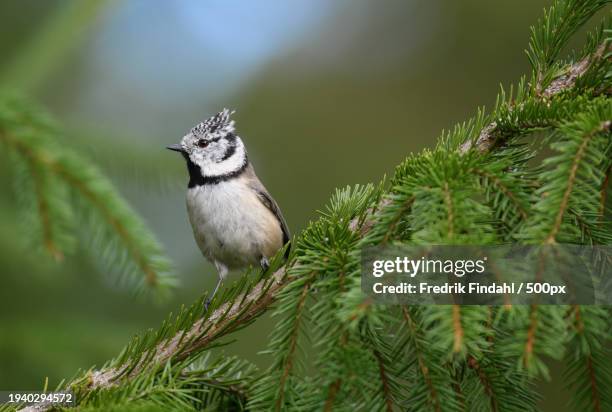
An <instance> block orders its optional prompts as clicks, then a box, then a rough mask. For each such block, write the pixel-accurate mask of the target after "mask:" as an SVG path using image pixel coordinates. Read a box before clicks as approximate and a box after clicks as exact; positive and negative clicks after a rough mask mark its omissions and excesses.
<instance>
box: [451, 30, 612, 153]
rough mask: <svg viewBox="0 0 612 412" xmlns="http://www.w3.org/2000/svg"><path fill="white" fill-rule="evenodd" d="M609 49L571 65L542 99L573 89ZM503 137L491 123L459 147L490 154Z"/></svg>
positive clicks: (552, 83) (543, 93)
mask: <svg viewBox="0 0 612 412" xmlns="http://www.w3.org/2000/svg"><path fill="white" fill-rule="evenodd" d="M609 48H610V46H609V44H608V42H604V43H602V44H601V45H600V46H599V47H598V48H597V50H596V51H595V52H594V53H593V54H591V55H589V56H586V57H585V58H584V59H582V60H580V61H578V62H576V63H574V64H572V65H570V66H569V67H568V69H567V71H566V73H565V74H563V75H561V76H559V77H557V78H556V79H554V80H553V81H552V82H551V83H550V84H549V85H548V87H547V88H546V89H545V90H544V91H543V92H541V93H540V94H539V95H540V98H542V99H545V100H550V99H551V98H552V97H553V96H555V95H557V94H559V93H561V92H563V91H566V90H569V89H571V88H573V87H574V86H575V85H576V82H577V81H578V79H580V78H581V77H582V76H583V75H584V74H585V73H586V72H587V71H588V70H589V68H590V67H591V66H592V65H593V64H594V63H596V62H598V61H599V60H600V59H602V58H603V57H604V56H605V52H606V51H607V50H609ZM501 137H502V136H501V134H500V131H499V129H498V125H497V123H496V122H491V123H489V124H488V125H486V126H485V127H483V128H482V130H481V131H480V134H479V135H478V138H477V139H476V140H475V141H474V140H472V139H470V140H468V141H466V142H465V143H463V144H462V145H461V146H460V147H459V152H460V153H462V154H465V153H467V152H468V151H470V150H472V149H474V148H475V149H476V150H478V151H480V152H481V153H485V152H488V151H490V150H491V149H492V148H493V147H494V146H496V145H497V144H498V143H500V142H499V140H500V138H501Z"/></svg>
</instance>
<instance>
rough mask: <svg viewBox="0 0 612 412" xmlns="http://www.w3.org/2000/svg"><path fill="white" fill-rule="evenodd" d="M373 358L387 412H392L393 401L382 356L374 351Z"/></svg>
mask: <svg viewBox="0 0 612 412" xmlns="http://www.w3.org/2000/svg"><path fill="white" fill-rule="evenodd" d="M374 357H375V358H376V361H377V362H378V371H379V373H380V381H381V383H382V389H383V395H384V398H385V405H386V407H387V412H393V399H392V397H391V389H390V388H389V379H388V378H387V370H386V369H385V363H384V360H383V358H382V355H381V354H380V352H378V351H377V350H375V351H374Z"/></svg>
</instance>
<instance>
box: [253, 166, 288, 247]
mask: <svg viewBox="0 0 612 412" xmlns="http://www.w3.org/2000/svg"><path fill="white" fill-rule="evenodd" d="M249 185H250V186H251V188H252V189H253V190H254V191H255V193H256V194H257V197H258V198H259V200H260V201H261V203H263V205H264V206H265V207H267V208H268V210H270V212H272V213H273V214H274V216H276V219H278V221H279V223H280V226H281V230H282V231H283V245H285V244H287V242H289V239H290V237H291V235H290V234H289V227H288V226H287V222H286V221H285V218H284V217H283V214H282V212H281V210H280V208H279V207H278V204H277V203H276V201H274V199H273V198H272V196H270V193H268V191H267V190H266V188H265V187H264V185H263V184H262V183H261V182H260V181H259V179H258V178H257V176H255V175H254V174H253V177H252V178H251V179H250V182H249ZM288 252H289V249H287V253H288Z"/></svg>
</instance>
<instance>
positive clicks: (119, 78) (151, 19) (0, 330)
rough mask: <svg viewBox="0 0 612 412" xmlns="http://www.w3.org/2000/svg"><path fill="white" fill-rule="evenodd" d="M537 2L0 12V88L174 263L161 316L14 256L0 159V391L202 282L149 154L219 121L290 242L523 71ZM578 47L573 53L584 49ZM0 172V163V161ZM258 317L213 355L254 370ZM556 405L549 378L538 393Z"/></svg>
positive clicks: (85, 360) (262, 327)
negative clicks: (336, 202) (46, 118)
mask: <svg viewBox="0 0 612 412" xmlns="http://www.w3.org/2000/svg"><path fill="white" fill-rule="evenodd" d="M548 3H549V2H547V1H539V0H537V1H535V0H530V1H522V2H517V1H510V0H504V1H501V0H500V1H495V2H492V1H487V0H462V1H450V0H447V1H443V0H436V1H431V0H430V1H424V0H422V1H407V0H406V1H400V0H384V1H373V0H370V1H365V0H336V1H328V0H292V1H287V2H280V1H274V0H259V1H247V0H243V1H238V0H206V1H199V0H189V1H187V0H184V1H180V2H168V1H161V0H156V1H151V0H132V1H127V0H126V1H119V0H116V1H105V2H101V1H76V0H75V1H67V0H63V1H60V0H46V1H40V0H3V1H2V2H1V3H0V27H1V28H2V36H0V56H1V57H0V88H1V89H2V90H7V89H13V90H18V91H20V92H25V93H27V94H28V95H29V96H31V97H32V98H33V99H35V100H36V101H38V102H40V103H42V104H43V105H44V106H45V107H46V108H48V109H49V111H50V112H51V113H52V114H53V115H54V116H55V117H56V119H57V120H58V121H59V123H60V124H61V125H62V128H63V130H64V131H65V139H66V143H65V144H67V145H70V146H73V147H75V148H77V149H78V150H79V151H81V152H83V153H86V154H88V156H89V158H90V159H92V161H93V162H94V163H96V164H98V165H100V166H101V167H102V168H103V169H104V171H105V172H106V173H107V174H108V175H109V176H110V177H111V179H112V180H113V182H114V183H115V184H116V185H117V186H118V187H119V189H120V190H121V192H122V194H123V195H124V196H125V197H126V198H127V199H128V200H129V202H130V203H131V204H132V205H133V206H134V208H135V209H136V210H137V211H138V212H139V213H141V214H142V216H143V217H144V218H145V219H146V221H147V223H148V224H149V225H150V227H151V228H152V229H153V230H154V231H155V233H156V234H157V235H158V237H159V238H160V239H161V241H162V243H163V244H164V246H165V247H166V249H167V251H168V254H169V255H170V256H171V257H172V258H173V259H174V261H175V263H176V271H177V273H178V276H179V277H180V280H181V287H180V289H179V290H178V291H177V292H176V293H175V294H174V296H173V298H172V299H171V300H170V301H168V302H165V303H163V304H155V303H153V302H151V301H148V300H146V299H134V298H133V297H132V296H131V295H130V294H129V293H128V292H125V291H122V290H119V289H118V288H116V287H115V285H114V284H113V277H112V274H108V273H99V271H98V269H97V268H96V267H95V266H94V265H93V264H92V260H91V259H89V255H90V254H91V253H95V251H86V250H81V251H79V253H77V255H76V256H73V257H70V258H68V259H67V260H66V261H65V262H64V263H62V264H57V263H55V262H53V261H52V260H51V259H49V258H47V257H45V256H41V255H38V254H36V253H34V252H33V251H32V250H31V248H28V247H27V246H25V245H26V244H27V243H26V242H25V241H24V239H23V238H24V236H23V235H22V233H23V227H22V226H20V222H19V211H18V209H17V206H16V204H15V201H14V199H13V197H14V196H13V192H12V182H11V179H12V177H11V174H10V173H9V172H8V171H7V170H6V167H5V166H4V164H3V163H2V164H0V183H1V184H2V191H1V192H0V193H1V194H2V195H1V197H0V228H1V230H2V232H1V236H0V276H1V277H0V389H2V390H9V389H14V390H26V389H31V390H35V389H39V388H40V387H41V386H42V384H43V381H44V378H45V377H49V380H50V383H51V384H56V383H57V382H58V381H59V380H60V379H61V378H68V377H70V376H72V375H73V374H74V373H75V372H76V371H77V369H79V368H87V367H89V366H91V365H94V364H96V365H100V364H101V363H103V362H104V361H106V360H108V359H109V358H111V357H113V356H114V355H115V354H117V353H118V352H119V350H120V349H121V348H122V346H123V345H124V344H125V343H127V341H128V340H129V339H130V337H131V336H132V335H134V334H135V333H138V332H140V331H143V330H144V329H146V328H149V327H153V328H154V327H156V326H157V325H159V324H160V322H161V321H162V319H163V318H165V317H166V316H167V314H168V313H169V312H170V311H175V310H176V309H177V308H178V307H179V306H180V304H182V303H184V304H190V303H191V302H192V301H193V300H194V299H196V298H197V297H199V296H200V295H201V294H202V293H203V292H204V291H205V290H207V289H209V288H211V287H212V286H213V285H214V282H215V281H216V275H215V271H214V269H213V267H212V266H211V265H210V264H208V263H207V262H206V261H205V260H204V259H203V258H202V257H201V255H200V253H199V251H198V249H197V247H196V245H195V243H194V241H193V239H192V235H191V229H190V227H189V225H188V222H187V217H186V212H185V205H184V191H185V187H186V182H187V175H186V170H185V166H184V162H183V160H182V159H181V158H180V157H179V156H177V155H176V154H173V153H171V152H168V151H166V150H164V146H165V145H166V144H170V143H176V142H178V141H179V139H180V138H181V136H183V134H184V133H185V132H186V131H187V130H188V129H190V128H191V127H192V126H193V125H194V124H196V123H197V122H199V121H201V120H203V119H204V118H206V117H208V116H209V115H211V114H213V113H215V112H217V111H218V110H220V109H221V108H223V107H230V108H234V109H236V111H237V112H236V115H235V119H236V120H237V128H238V133H239V135H240V136H242V137H243V139H244V140H245V142H246V145H247V147H248V149H249V154H250V157H251V159H252V160H253V162H254V164H255V167H256V169H257V171H258V174H259V176H260V177H261V179H262V180H263V182H265V184H266V186H267V187H268V189H269V190H270V192H271V193H272V194H273V195H274V197H275V198H276V200H277V201H278V202H279V204H280V205H281V207H282V209H283V211H284V214H285V217H286V218H287V220H288V222H289V225H290V228H291V229H292V231H293V233H298V232H299V231H300V230H301V229H303V228H304V227H305V226H306V225H307V224H308V222H309V221H310V220H312V219H315V218H316V216H317V213H316V211H317V210H318V209H322V208H323V207H324V206H325V204H326V202H327V200H328V199H329V197H330V195H331V194H332V192H333V190H334V188H336V187H342V186H345V185H349V184H351V185H352V184H355V183H367V182H377V181H379V180H380V179H381V178H382V176H383V175H384V174H390V173H392V171H393V168H394V166H395V165H396V164H398V163H399V162H400V161H401V160H402V159H403V158H404V157H405V156H406V155H407V154H409V153H410V152H414V151H419V150H420V149H422V148H424V147H428V146H431V145H433V144H434V142H435V139H436V138H437V136H438V135H439V134H440V131H441V130H442V129H444V128H449V127H452V126H453V125H454V124H455V123H456V122H458V121H462V120H464V119H466V118H467V117H469V116H471V115H472V114H474V113H475V111H476V109H477V107H479V106H482V105H487V106H490V105H492V104H493V103H494V98H495V96H496V93H497V91H498V87H499V84H500V83H503V84H504V85H509V84H510V83H513V82H516V81H517V80H518V78H519V76H521V75H522V74H525V73H528V71H529V67H528V62H527V59H526V57H525V54H524V49H525V47H526V45H527V42H528V36H529V25H530V24H533V23H535V21H536V19H537V18H538V17H539V16H540V15H541V11H542V8H543V7H544V6H546V5H548ZM581 41H582V38H581V37H580V36H578V39H577V40H575V41H574V44H578V45H579V44H581ZM0 158H1V157H0ZM272 327H273V319H271V318H270V317H269V316H268V317H264V318H262V319H260V320H259V321H257V322H256V323H255V324H254V325H253V326H251V327H249V328H247V329H246V330H243V331H241V332H239V333H238V334H237V335H236V342H235V343H234V344H233V345H231V346H228V347H226V348H225V349H224V350H225V351H226V352H227V353H232V354H237V355H239V356H242V357H245V358H247V359H249V360H251V361H252V362H254V363H256V364H258V365H260V366H265V365H266V363H267V362H268V359H267V358H266V357H265V356H262V355H258V354H257V353H258V352H259V351H260V350H263V349H264V348H265V344H266V340H267V337H268V335H269V332H270V330H271V328H272ZM542 387H543V395H544V397H545V400H544V403H543V406H545V407H546V408H551V410H552V409H556V410H559V409H558V408H559V407H560V406H562V404H563V398H562V397H559V396H558V392H559V391H558V389H557V388H559V387H561V386H560V382H557V381H554V382H553V383H550V384H543V386H542Z"/></svg>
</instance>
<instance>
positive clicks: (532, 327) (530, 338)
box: [523, 305, 538, 366]
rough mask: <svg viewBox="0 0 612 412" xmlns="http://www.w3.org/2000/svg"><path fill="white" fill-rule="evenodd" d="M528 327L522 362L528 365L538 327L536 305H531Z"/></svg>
mask: <svg viewBox="0 0 612 412" xmlns="http://www.w3.org/2000/svg"><path fill="white" fill-rule="evenodd" d="M529 320H530V322H529V329H528V330H527V342H526V343H525V359H524V361H523V363H524V364H525V366H528V364H529V362H530V361H531V356H532V355H533V346H534V345H535V335H536V330H537V328H538V315H537V305H531V309H530V313H529Z"/></svg>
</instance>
